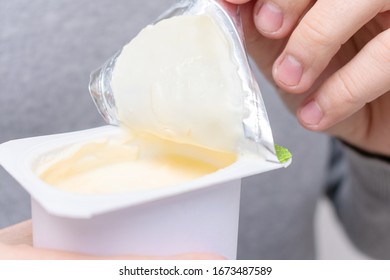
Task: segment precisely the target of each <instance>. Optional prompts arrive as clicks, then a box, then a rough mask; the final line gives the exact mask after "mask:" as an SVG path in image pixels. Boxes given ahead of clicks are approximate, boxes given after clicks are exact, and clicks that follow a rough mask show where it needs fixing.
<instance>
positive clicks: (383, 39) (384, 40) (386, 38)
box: [377, 29, 390, 63]
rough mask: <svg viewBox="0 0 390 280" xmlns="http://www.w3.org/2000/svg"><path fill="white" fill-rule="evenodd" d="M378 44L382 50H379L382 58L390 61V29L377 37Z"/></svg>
mask: <svg viewBox="0 0 390 280" xmlns="http://www.w3.org/2000/svg"><path fill="white" fill-rule="evenodd" d="M377 45H378V49H379V50H380V51H379V52H377V53H378V54H379V55H380V58H379V59H380V60H381V61H384V62H387V63H390V29H389V31H387V32H386V34H383V33H382V34H380V35H378V37H377Z"/></svg>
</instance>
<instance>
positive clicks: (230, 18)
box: [89, 0, 279, 162]
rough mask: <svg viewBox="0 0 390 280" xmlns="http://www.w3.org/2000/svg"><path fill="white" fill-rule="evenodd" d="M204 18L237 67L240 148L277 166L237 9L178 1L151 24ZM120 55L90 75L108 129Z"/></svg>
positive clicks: (207, 0)
mask: <svg viewBox="0 0 390 280" xmlns="http://www.w3.org/2000/svg"><path fill="white" fill-rule="evenodd" d="M204 14H207V15H209V16H211V17H212V18H213V19H214V20H215V21H216V23H217V24H218V25H219V27H220V28H221V30H222V32H224V33H225V35H226V38H227V39H228V40H229V42H230V44H231V50H232V56H233V59H234V61H235V63H236V64H237V71H238V75H239V77H240V79H241V81H242V88H243V91H244V92H245V96H244V110H245V114H244V117H243V120H242V125H243V131H244V135H245V143H242V144H243V145H244V146H245V147H246V148H247V149H249V150H251V151H254V152H256V153H257V154H260V155H261V156H263V157H264V158H265V159H266V160H268V161H272V162H279V161H278V159H277V156H276V152H275V146H274V140H273V136H272V130H271V126H270V122H269V119H268V116H267V111H266V108H265V104H264V101H263V98H262V95H261V92H260V88H259V85H258V83H257V81H256V79H255V77H254V75H253V72H252V70H251V67H250V64H249V60H248V55H247V52H246V49H245V43H244V42H245V40H244V32H243V29H242V24H241V17H240V13H239V9H238V7H237V6H236V5H233V4H230V3H227V2H225V1H223V0H182V1H180V2H178V3H176V4H174V5H173V6H172V7H170V8H169V9H168V10H167V11H166V12H164V13H163V14H162V15H161V16H160V17H159V18H158V19H157V20H156V21H155V22H154V24H156V23H158V22H159V21H161V20H164V19H168V18H171V17H175V16H181V15H204ZM120 54H121V51H119V52H118V53H116V54H115V55H114V56H113V57H112V58H110V59H109V60H108V61H107V62H106V63H105V64H104V65H103V66H102V67H101V68H99V69H97V70H96V71H94V72H93V73H92V74H91V80H90V84H89V90H90V93H91V96H92V98H93V100H94V102H95V104H96V106H97V108H98V110H99V112H100V114H101V115H102V116H103V118H104V119H105V121H106V122H107V123H109V124H112V125H118V124H119V120H118V112H117V110H116V106H115V99H114V95H113V92H112V87H111V79H112V73H113V69H114V68H115V63H116V60H117V58H118V57H119V55H120Z"/></svg>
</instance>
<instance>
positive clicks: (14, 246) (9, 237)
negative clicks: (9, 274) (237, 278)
mask: <svg viewBox="0 0 390 280" xmlns="http://www.w3.org/2000/svg"><path fill="white" fill-rule="evenodd" d="M1 259H3V260H17V259H19V260H55V259H57V260H87V259H88V260H99V259H134V260H148V259H149V260H151V259H176V260H177V259H181V260H195V259H199V260H200V259H202V260H206V259H207V260H210V259H223V258H222V257H220V256H217V255H214V254H198V253H196V254H195V253H194V254H181V255H176V256H170V257H151V256H130V255H129V256H115V257H104V256H90V255H85V254H77V253H72V252H64V251H58V250H48V249H39V248H34V247H32V233H31V221H27V222H23V223H20V224H18V225H15V226H12V227H9V228H6V229H2V230H0V260H1Z"/></svg>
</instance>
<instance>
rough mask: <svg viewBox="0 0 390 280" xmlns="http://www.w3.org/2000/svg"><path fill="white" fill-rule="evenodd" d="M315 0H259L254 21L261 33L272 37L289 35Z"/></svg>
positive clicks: (277, 37)
mask: <svg viewBox="0 0 390 280" xmlns="http://www.w3.org/2000/svg"><path fill="white" fill-rule="evenodd" d="M312 2H313V0H295V1H285V0H258V1H257V3H256V6H255V9H254V11H253V12H254V22H255V24H256V27H257V29H258V31H260V33H262V34H263V35H264V36H266V37H268V38H272V39H279V38H283V37H285V36H287V35H288V34H289V33H290V32H291V30H292V29H293V28H294V27H295V25H296V23H297V22H298V20H299V18H300V17H301V15H302V14H303V13H304V11H305V10H306V9H307V8H308V7H309V6H311V3H312Z"/></svg>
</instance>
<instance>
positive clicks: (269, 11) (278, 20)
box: [256, 2, 283, 33]
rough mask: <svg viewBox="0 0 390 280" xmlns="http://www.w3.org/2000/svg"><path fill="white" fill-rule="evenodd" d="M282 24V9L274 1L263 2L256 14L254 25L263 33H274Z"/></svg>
mask: <svg viewBox="0 0 390 280" xmlns="http://www.w3.org/2000/svg"><path fill="white" fill-rule="evenodd" d="M282 24H283V13H282V10H281V9H280V8H279V7H278V6H276V5H275V4H274V3H271V2H267V3H264V4H263V5H262V6H261V8H260V10H259V12H258V13H257V15H256V27H257V28H258V29H259V30H261V31H264V32H265V33H274V32H276V31H278V30H279V29H280V28H281V27H282Z"/></svg>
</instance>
